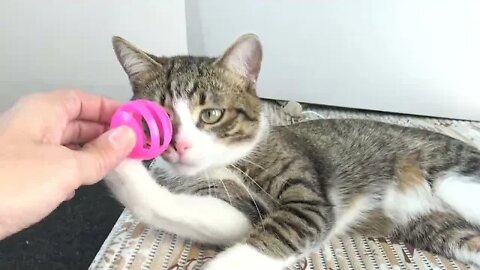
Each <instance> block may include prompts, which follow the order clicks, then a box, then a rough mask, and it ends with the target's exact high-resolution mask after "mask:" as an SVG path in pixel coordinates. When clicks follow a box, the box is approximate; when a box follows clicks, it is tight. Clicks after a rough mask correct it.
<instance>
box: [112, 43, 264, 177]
mask: <svg viewBox="0 0 480 270" xmlns="http://www.w3.org/2000/svg"><path fill="white" fill-rule="evenodd" d="M113 46H114V50H115V53H116V55H117V58H118V60H119V61H120V63H121V65H122V67H123V69H124V70H125V72H126V73H127V75H128V78H129V80H130V83H131V86H132V90H133V99H139V98H146V99H150V100H153V101H156V102H158V103H159V104H160V105H162V106H163V107H165V108H166V109H167V110H168V111H169V113H170V115H171V116H172V121H173V125H174V138H173V142H172V146H171V147H170V148H169V150H167V152H165V153H164V154H163V156H162V157H163V159H164V160H165V161H167V164H168V165H169V168H171V169H173V170H171V171H172V172H174V173H177V174H185V175H194V174H197V173H200V172H202V171H205V170H207V169H209V168H212V167H218V166H225V165H228V164H231V163H233V162H235V161H237V160H239V159H241V158H243V157H244V156H246V155H248V154H249V153H250V152H251V151H252V150H253V149H254V148H255V146H256V144H257V143H258V142H259V140H260V139H261V138H262V137H263V135H264V134H265V132H266V129H267V122H266V120H265V119H264V116H263V113H262V103H261V101H260V99H259V98H258V97H257V95H256V81H257V78H258V74H259V71H260V66H261V60H262V48H261V44H260V42H259V40H258V38H257V37H256V36H255V35H253V34H247V35H243V36H241V37H240V38H238V39H237V40H236V41H235V42H234V43H233V45H231V46H230V47H229V48H228V49H227V50H226V51H225V53H224V54H223V55H222V56H221V57H218V58H210V57H196V56H174V57H157V56H154V55H152V54H149V53H146V52H144V51H143V50H141V49H138V48H136V47H135V46H134V45H133V44H131V43H129V42H128V41H126V40H124V39H122V38H120V37H114V38H113Z"/></svg>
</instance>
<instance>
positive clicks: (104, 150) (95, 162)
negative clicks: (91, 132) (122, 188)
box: [76, 126, 135, 185]
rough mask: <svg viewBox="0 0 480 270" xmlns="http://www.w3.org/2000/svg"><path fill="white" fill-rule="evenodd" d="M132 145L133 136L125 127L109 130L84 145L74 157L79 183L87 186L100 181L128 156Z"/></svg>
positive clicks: (133, 141)
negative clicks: (76, 163)
mask: <svg viewBox="0 0 480 270" xmlns="http://www.w3.org/2000/svg"><path fill="white" fill-rule="evenodd" d="M134 145H135V134H134V133H133V130H131V129H130V128H129V127H126V126H121V127H118V128H116V129H113V130H110V131H108V132H106V133H104V134H102V135H101V136H100V137H98V138H97V139H95V140H94V141H92V142H90V143H88V144H86V145H85V146H84V147H83V148H82V149H81V150H80V151H78V154H77V155H76V160H77V162H78V166H79V168H80V172H79V173H80V181H81V183H82V184H84V185H89V184H94V183H96V182H98V181H99V180H101V179H102V178H103V177H104V176H105V175H107V173H108V172H109V171H110V170H112V169H113V168H114V167H115V166H117V165H118V164H119V163H120V162H121V161H122V160H123V159H125V158H126V157H127V156H128V154H129V153H130V152H131V151H132V149H133V146H134Z"/></svg>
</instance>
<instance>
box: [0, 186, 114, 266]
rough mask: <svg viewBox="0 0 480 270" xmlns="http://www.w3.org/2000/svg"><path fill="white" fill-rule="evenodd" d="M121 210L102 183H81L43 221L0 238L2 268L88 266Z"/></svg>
mask: <svg viewBox="0 0 480 270" xmlns="http://www.w3.org/2000/svg"><path fill="white" fill-rule="evenodd" d="M122 210H123V207H121V206H120V205H119V204H118V203H117V202H116V201H115V200H114V199H113V198H112V197H111V196H110V194H109V192H108V191H107V190H106V187H105V186H104V184H103V183H99V184H96V185H93V186H88V187H82V188H80V189H79V190H78V191H77V194H76V195H75V198H73V199H72V200H71V201H69V202H66V203H64V204H62V205H61V206H60V207H59V208H58V209H57V210H56V211H54V212H53V214H52V215H50V216H48V217H47V218H46V219H44V220H43V221H42V222H40V223H38V224H36V225H34V226H32V227H31V228H29V229H27V230H25V231H22V232H20V233H18V234H16V235H14V236H11V237H9V238H7V239H4V240H3V241H0V269H19V270H23V269H49V270H53V269H72V270H75V269H87V268H88V266H89V265H90V263H91V262H92V260H93V258H94V257H95V254H96V253H97V252H98V250H99V248H100V246H101V245H102V243H103V241H104V240H105V238H106V237H107V235H108V233H109V232H110V230H111V229H112V226H113V225H114V223H115V222H116V220H117V218H118V216H119V215H120V213H121V212H122Z"/></svg>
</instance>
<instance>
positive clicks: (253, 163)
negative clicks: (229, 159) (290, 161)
mask: <svg viewBox="0 0 480 270" xmlns="http://www.w3.org/2000/svg"><path fill="white" fill-rule="evenodd" d="M240 160H243V161H246V162H248V163H250V164H252V165H253V166H256V167H258V168H260V169H262V170H265V168H264V167H262V166H260V165H259V164H257V163H255V162H253V161H251V160H248V159H247V158H242V159H240Z"/></svg>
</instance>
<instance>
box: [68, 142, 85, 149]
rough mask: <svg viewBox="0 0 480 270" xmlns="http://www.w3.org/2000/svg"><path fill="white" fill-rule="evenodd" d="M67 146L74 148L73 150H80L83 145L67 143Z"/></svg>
mask: <svg viewBox="0 0 480 270" xmlns="http://www.w3.org/2000/svg"><path fill="white" fill-rule="evenodd" d="M65 147H67V148H68V149H72V150H80V149H82V147H81V146H80V145H79V144H74V143H72V144H67V145H65Z"/></svg>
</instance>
